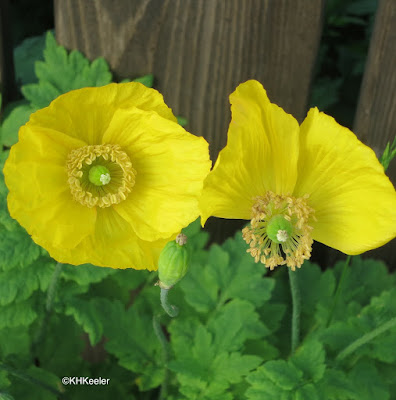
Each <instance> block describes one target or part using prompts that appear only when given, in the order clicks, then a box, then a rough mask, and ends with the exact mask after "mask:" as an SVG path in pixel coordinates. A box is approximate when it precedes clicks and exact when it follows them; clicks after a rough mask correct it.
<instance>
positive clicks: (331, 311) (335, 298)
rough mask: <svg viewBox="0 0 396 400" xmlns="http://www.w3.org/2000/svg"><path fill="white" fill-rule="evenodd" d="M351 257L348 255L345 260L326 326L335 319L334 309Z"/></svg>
mask: <svg viewBox="0 0 396 400" xmlns="http://www.w3.org/2000/svg"><path fill="white" fill-rule="evenodd" d="M351 258H352V256H348V257H347V258H346V260H345V263H344V267H343V269H342V273H341V277H340V280H339V281H338V286H337V289H336V292H335V295H334V301H333V305H332V306H331V310H330V314H329V318H328V320H327V324H326V327H327V326H329V325H330V323H331V321H332V319H333V314H334V310H335V308H336V306H337V302H338V298H339V297H340V293H341V289H342V283H343V281H344V278H345V275H346V272H347V270H348V266H349V263H350V261H351Z"/></svg>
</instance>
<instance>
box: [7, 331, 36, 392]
mask: <svg viewBox="0 0 396 400" xmlns="http://www.w3.org/2000/svg"><path fill="white" fill-rule="evenodd" d="M30 345H31V338H30V335H29V332H28V331H27V330H26V328H25V327H21V326H17V327H15V328H8V327H6V328H4V329H1V330H0V355H1V358H2V359H3V360H4V359H5V358H6V357H8V356H9V355H10V354H15V355H18V356H19V357H21V356H22V357H29V355H30ZM0 387H1V385H0Z"/></svg>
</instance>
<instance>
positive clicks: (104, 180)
mask: <svg viewBox="0 0 396 400" xmlns="http://www.w3.org/2000/svg"><path fill="white" fill-rule="evenodd" d="M88 179H89V181H90V182H91V183H93V184H94V185H95V186H103V185H107V184H108V183H109V182H110V181H111V176H110V171H109V170H108V169H107V168H106V167H103V166H102V165H94V166H93V167H91V169H90V170H89V174H88Z"/></svg>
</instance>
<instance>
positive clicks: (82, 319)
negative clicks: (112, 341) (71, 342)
mask: <svg viewBox="0 0 396 400" xmlns="http://www.w3.org/2000/svg"><path fill="white" fill-rule="evenodd" d="M96 306H97V303H96V301H95V299H91V300H90V301H83V300H77V299H75V300H74V301H73V302H72V303H70V302H68V303H67V304H66V309H65V315H70V316H72V317H73V318H74V319H75V320H76V322H77V323H78V324H79V325H80V326H81V327H82V328H83V329H84V332H86V333H87V334H88V336H89V340H90V342H91V345H95V344H97V343H98V342H99V340H100V339H101V338H102V335H103V323H102V321H101V320H100V316H99V315H98V313H97V309H96Z"/></svg>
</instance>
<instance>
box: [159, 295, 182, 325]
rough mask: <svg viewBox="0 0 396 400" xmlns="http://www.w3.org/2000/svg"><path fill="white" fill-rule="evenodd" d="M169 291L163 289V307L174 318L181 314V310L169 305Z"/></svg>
mask: <svg viewBox="0 0 396 400" xmlns="http://www.w3.org/2000/svg"><path fill="white" fill-rule="evenodd" d="M169 290H170V289H163V288H161V295H160V296H161V306H162V308H163V309H164V310H165V311H166V313H167V314H168V315H169V316H170V317H171V318H174V317H177V315H178V314H179V309H178V308H177V307H176V306H173V305H172V304H169V303H168V292H169Z"/></svg>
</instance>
